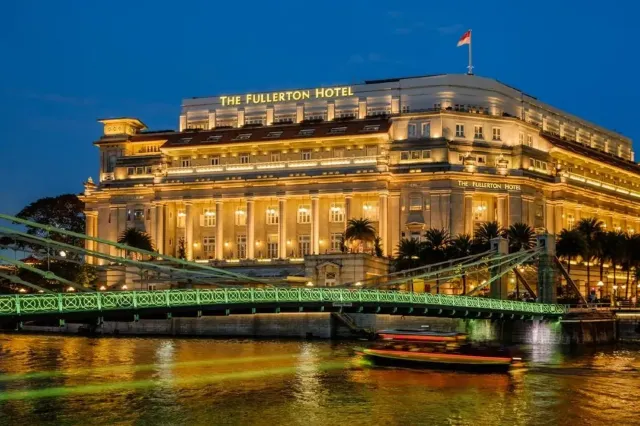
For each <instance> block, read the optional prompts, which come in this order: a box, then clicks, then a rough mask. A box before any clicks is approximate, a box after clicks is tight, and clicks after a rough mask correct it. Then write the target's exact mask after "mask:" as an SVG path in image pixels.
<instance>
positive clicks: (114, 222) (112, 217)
mask: <svg viewBox="0 0 640 426" xmlns="http://www.w3.org/2000/svg"><path fill="white" fill-rule="evenodd" d="M118 211H119V209H118V207H113V206H112V207H110V208H109V234H108V235H107V240H109V241H113V242H116V241H118V236H119V235H118ZM107 253H108V254H109V255H111V256H117V255H118V249H117V248H116V247H114V246H109V249H108V252H107Z"/></svg>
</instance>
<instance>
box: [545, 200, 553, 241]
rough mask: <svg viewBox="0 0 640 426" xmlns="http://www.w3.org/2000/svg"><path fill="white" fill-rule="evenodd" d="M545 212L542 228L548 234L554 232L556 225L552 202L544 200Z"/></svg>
mask: <svg viewBox="0 0 640 426" xmlns="http://www.w3.org/2000/svg"><path fill="white" fill-rule="evenodd" d="M544 208H545V214H544V228H545V229H546V230H547V232H548V233H550V234H555V232H556V225H555V215H554V214H553V204H550V203H549V202H545V205H544Z"/></svg>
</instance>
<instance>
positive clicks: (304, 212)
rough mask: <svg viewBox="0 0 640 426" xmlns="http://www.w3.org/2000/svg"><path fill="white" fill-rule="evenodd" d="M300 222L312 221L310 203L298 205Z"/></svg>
mask: <svg viewBox="0 0 640 426" xmlns="http://www.w3.org/2000/svg"><path fill="white" fill-rule="evenodd" d="M298 223H311V207H310V206H309V205H308V204H300V205H299V206H298Z"/></svg>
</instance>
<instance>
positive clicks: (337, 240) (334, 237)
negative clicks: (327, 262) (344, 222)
mask: <svg viewBox="0 0 640 426" xmlns="http://www.w3.org/2000/svg"><path fill="white" fill-rule="evenodd" d="M341 243H342V234H340V233H333V234H331V246H330V247H329V249H330V250H331V251H333V252H339V251H340V248H341V247H340V246H341V245H342V244H341Z"/></svg>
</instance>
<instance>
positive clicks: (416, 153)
mask: <svg viewBox="0 0 640 426" xmlns="http://www.w3.org/2000/svg"><path fill="white" fill-rule="evenodd" d="M421 155H422V152H421V151H411V159H412V160H419V159H420V156H421Z"/></svg>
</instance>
